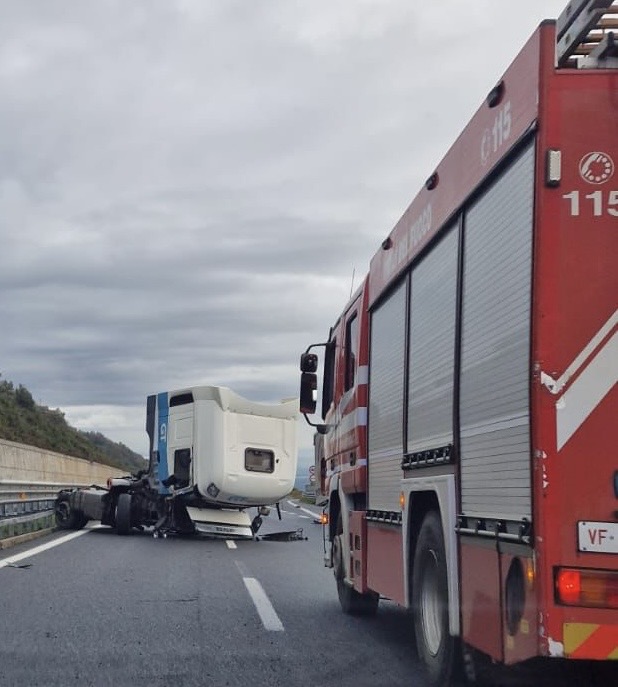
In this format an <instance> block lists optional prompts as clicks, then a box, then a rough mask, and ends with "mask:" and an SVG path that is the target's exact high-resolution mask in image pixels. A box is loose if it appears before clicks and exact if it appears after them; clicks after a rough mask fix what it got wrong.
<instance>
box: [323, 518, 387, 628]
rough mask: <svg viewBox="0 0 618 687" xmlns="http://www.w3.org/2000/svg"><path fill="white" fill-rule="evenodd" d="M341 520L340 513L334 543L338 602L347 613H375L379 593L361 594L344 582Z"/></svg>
mask: <svg viewBox="0 0 618 687" xmlns="http://www.w3.org/2000/svg"><path fill="white" fill-rule="evenodd" d="M342 539H343V520H342V518H341V515H339V518H338V520H337V533H336V536H335V541H334V542H333V545H334V552H333V554H334V559H335V560H334V571H335V580H336V582H337V594H338V596H339V603H340V605H341V610H342V611H343V612H344V613H346V614H348V615H375V613H376V612H377V610H378V603H379V602H380V595H379V594H376V593H375V592H366V593H365V594H361V593H360V592H357V591H356V589H353V588H352V587H350V586H349V585H348V584H346V582H345V580H344V577H345V567H344V564H343V551H342V543H341V542H342Z"/></svg>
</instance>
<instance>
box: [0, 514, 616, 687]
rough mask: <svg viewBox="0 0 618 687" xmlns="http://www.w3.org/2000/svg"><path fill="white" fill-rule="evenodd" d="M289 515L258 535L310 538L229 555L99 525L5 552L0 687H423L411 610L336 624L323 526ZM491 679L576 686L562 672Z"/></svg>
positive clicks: (222, 546) (206, 542) (228, 549)
mask: <svg viewBox="0 0 618 687" xmlns="http://www.w3.org/2000/svg"><path fill="white" fill-rule="evenodd" d="M284 511H285V512H284V513H283V515H284V519H283V522H281V523H279V522H278V521H277V520H276V516H275V515H274V514H272V515H271V516H269V518H265V524H264V526H263V529H262V532H268V531H275V530H284V529H285V530H296V529H297V528H299V527H302V528H303V531H304V534H305V535H306V536H307V537H308V540H307V541H290V542H277V541H259V542H255V541H238V542H236V543H235V547H234V544H230V543H228V542H226V541H224V540H212V539H199V540H194V539H180V538H172V537H168V538H167V539H153V538H152V537H151V536H149V535H148V534H146V533H136V534H135V535H132V536H128V537H119V536H117V535H116V534H115V533H114V532H112V531H111V530H108V529H106V528H98V529H92V530H89V531H87V532H85V533H84V534H80V535H79V536H77V537H74V538H72V539H70V540H68V541H67V540H66V539H65V535H64V534H54V535H52V536H50V537H46V538H44V539H39V540H37V541H35V542H31V543H29V544H28V545H24V546H21V547H19V548H15V549H11V550H8V551H4V552H2V558H1V559H0V618H1V619H2V621H1V622H0V685H1V686H2V687H4V686H5V685H6V686H7V687H18V686H19V687H21V686H23V687H26V686H27V687H33V686H36V685H39V686H40V687H54V686H56V685H58V686H60V685H62V686H63V687H66V686H70V685H80V687H81V686H87V685H96V686H97V687H98V686H99V685H110V686H111V685H114V686H115V687H122V686H124V685H126V686H131V687H133V686H135V687H142V686H143V687H146V686H147V687H172V686H173V687H189V686H191V687H192V686H194V685H195V686H197V685H200V686H204V687H236V686H241V685H242V686H243V687H245V686H248V685H256V686H257V687H399V686H402V687H403V686H404V685H405V686H416V687H423V680H422V677H421V674H420V671H419V668H418V666H417V663H416V659H415V656H414V651H413V648H412V643H411V640H410V632H409V618H408V615H407V613H406V611H405V610H403V609H400V608H398V607H397V606H395V605H394V604H392V603H390V602H385V601H383V602H381V604H380V609H379V611H378V614H377V616H376V617H374V618H365V619H363V618H352V617H348V616H345V615H344V614H343V613H342V612H341V611H340V608H339V602H338V600H337V594H336V589H335V584H334V581H333V577H332V572H331V571H330V570H327V569H325V568H323V567H322V539H321V527H320V526H319V525H316V524H314V523H313V521H312V519H310V518H308V517H307V515H306V513H304V512H303V511H301V510H300V509H296V508H293V507H292V506H291V505H290V504H288V503H286V504H284ZM58 541H61V542H62V543H60V544H59V545H57V546H53V547H51V548H45V549H44V550H42V551H39V552H38V553H36V554H35V555H30V556H28V557H23V558H19V556H21V555H22V554H25V553H26V552H30V551H33V550H38V549H39V548H42V547H46V546H47V545H49V544H53V543H55V542H58ZM7 559H8V560H14V561H15V563H14V564H15V565H28V564H30V566H31V567H28V568H18V567H11V566H7V565H6V561H7ZM3 561H4V563H3ZM614 675H615V673H614ZM490 679H491V682H490V683H491V684H494V685H508V686H509V687H520V686H522V687H523V686H524V685H537V684H543V685H546V684H547V685H550V684H556V685H561V686H562V685H575V684H578V682H577V681H575V678H574V677H573V676H572V675H571V674H566V673H564V672H563V671H562V670H560V671H558V672H556V671H554V674H553V677H552V678H551V679H549V678H548V676H547V674H543V677H542V678H539V677H538V675H537V674H536V673H534V672H533V673H531V672H530V670H528V671H523V672H521V671H516V672H515V674H514V673H513V672H509V673H508V674H507V675H506V677H505V676H504V675H503V674H501V673H498V674H495V675H493V674H492V675H491V676H490ZM581 684H586V685H587V687H591V685H592V684H595V683H594V682H592V681H591V680H589V679H588V680H586V681H585V682H582V683H581ZM599 684H601V683H599ZM603 684H604V687H609V685H611V684H618V683H616V682H609V683H608V682H604V683H603Z"/></svg>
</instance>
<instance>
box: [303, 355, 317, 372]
mask: <svg viewBox="0 0 618 687" xmlns="http://www.w3.org/2000/svg"><path fill="white" fill-rule="evenodd" d="M300 369H301V372H317V371H318V356H317V355H316V354H315V353H303V354H302V355H301V356H300Z"/></svg>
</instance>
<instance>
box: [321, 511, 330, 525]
mask: <svg viewBox="0 0 618 687" xmlns="http://www.w3.org/2000/svg"><path fill="white" fill-rule="evenodd" d="M320 524H321V525H328V513H322V515H320Z"/></svg>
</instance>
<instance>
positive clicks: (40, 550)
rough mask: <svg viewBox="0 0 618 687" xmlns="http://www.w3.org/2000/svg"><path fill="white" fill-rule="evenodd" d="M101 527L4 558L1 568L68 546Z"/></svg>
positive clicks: (78, 532)
mask: <svg viewBox="0 0 618 687" xmlns="http://www.w3.org/2000/svg"><path fill="white" fill-rule="evenodd" d="M99 527H100V525H95V526H94V527H89V528H87V529H84V530H78V531H77V532H71V533H70V534H65V535H64V537H58V539H54V540H53V541H50V542H47V543H46V544H41V545H40V546H35V547H34V548H33V549H28V551H22V552H21V553H16V554H15V555H14V556H9V557H8V558H3V559H2V560H0V568H6V566H7V565H10V564H11V563H17V561H23V560H24V558H30V556H36V554H37V553H43V551H47V550H48V549H53V548H54V546H60V544H66V542H68V541H71V539H76V538H77V537H81V536H82V535H83V534H87V533H88V532H90V531H91V530H94V529H98V528H99Z"/></svg>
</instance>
